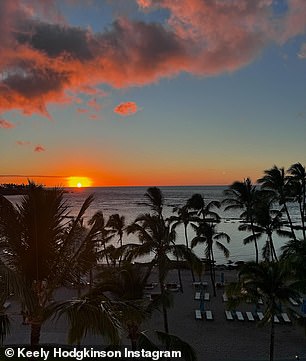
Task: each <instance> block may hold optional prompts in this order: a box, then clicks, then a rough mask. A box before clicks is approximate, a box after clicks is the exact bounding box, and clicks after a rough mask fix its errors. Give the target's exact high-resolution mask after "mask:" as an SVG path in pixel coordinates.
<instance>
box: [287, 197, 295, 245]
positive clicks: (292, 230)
mask: <svg viewBox="0 0 306 361" xmlns="http://www.w3.org/2000/svg"><path fill="white" fill-rule="evenodd" d="M284 208H285V212H286V215H287V218H288V221H289V224H290V228H291V232H292V235H293V238H294V239H295V240H296V236H295V232H294V228H293V224H292V221H291V217H290V214H289V211H288V208H287V203H286V202H285V203H284Z"/></svg>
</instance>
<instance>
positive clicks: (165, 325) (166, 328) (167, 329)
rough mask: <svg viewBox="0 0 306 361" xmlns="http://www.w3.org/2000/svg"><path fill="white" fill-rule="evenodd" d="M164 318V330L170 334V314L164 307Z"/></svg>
mask: <svg viewBox="0 0 306 361" xmlns="http://www.w3.org/2000/svg"><path fill="white" fill-rule="evenodd" d="M163 318H164V329H165V332H166V333H169V325H168V313H167V308H166V306H165V305H163Z"/></svg>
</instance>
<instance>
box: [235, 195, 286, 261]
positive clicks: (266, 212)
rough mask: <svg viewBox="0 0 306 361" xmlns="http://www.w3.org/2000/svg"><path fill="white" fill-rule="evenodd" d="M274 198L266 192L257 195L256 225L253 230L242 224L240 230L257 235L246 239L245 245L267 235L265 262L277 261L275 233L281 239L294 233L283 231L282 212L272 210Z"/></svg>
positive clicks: (254, 213) (255, 205)
mask: <svg viewBox="0 0 306 361" xmlns="http://www.w3.org/2000/svg"><path fill="white" fill-rule="evenodd" d="M273 202H274V198H273V197H272V198H271V196H270V195H268V194H266V192H264V191H261V192H258V193H257V199H256V202H255V203H254V210H253V215H254V224H253V227H252V229H251V226H250V225H249V224H241V225H240V226H239V230H242V231H251V230H253V231H254V232H255V233H254V235H251V236H249V237H246V238H245V239H244V243H245V244H247V243H248V242H250V241H251V242H252V241H253V240H254V238H255V239H258V238H260V237H262V236H263V235H264V234H266V235H267V240H266V243H265V246H264V248H263V257H264V259H265V260H270V261H272V262H273V261H277V260H278V258H277V254H276V250H275V246H274V242H273V233H274V232H276V233H277V235H278V236H280V237H291V236H292V233H291V232H289V231H285V230H283V229H282V227H283V221H282V212H281V211H280V210H274V209H272V206H273Z"/></svg>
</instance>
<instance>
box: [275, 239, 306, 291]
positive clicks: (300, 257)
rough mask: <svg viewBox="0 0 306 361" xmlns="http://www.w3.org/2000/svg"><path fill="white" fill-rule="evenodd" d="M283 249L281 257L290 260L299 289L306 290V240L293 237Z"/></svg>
mask: <svg viewBox="0 0 306 361" xmlns="http://www.w3.org/2000/svg"><path fill="white" fill-rule="evenodd" d="M281 250H282V255H281V259H282V260H284V261H286V262H288V264H289V265H290V267H291V270H292V273H293V275H294V277H295V279H296V280H297V285H298V286H299V289H300V290H301V291H302V292H306V240H304V239H291V240H289V241H288V242H287V243H286V244H285V245H284V246H283V247H282V248H281Z"/></svg>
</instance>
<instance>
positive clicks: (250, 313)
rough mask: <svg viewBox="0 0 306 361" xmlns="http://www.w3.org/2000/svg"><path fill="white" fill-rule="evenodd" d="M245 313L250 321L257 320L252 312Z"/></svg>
mask: <svg viewBox="0 0 306 361" xmlns="http://www.w3.org/2000/svg"><path fill="white" fill-rule="evenodd" d="M245 314H246V317H247V319H248V321H255V318H254V316H253V314H252V312H246V313H245Z"/></svg>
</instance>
